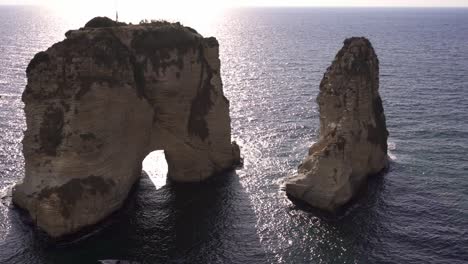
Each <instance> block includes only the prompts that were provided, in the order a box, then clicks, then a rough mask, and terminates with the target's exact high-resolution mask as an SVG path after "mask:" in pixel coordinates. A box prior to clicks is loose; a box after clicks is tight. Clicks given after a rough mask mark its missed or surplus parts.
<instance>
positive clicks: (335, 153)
mask: <svg viewBox="0 0 468 264" xmlns="http://www.w3.org/2000/svg"><path fill="white" fill-rule="evenodd" d="M317 103H318V105H319V111H320V135H319V140H318V142H317V143H315V144H314V145H312V147H311V148H310V149H309V155H308V157H307V158H306V159H305V160H304V162H303V163H302V164H301V165H300V166H299V169H298V174H297V175H295V176H293V177H291V178H289V179H288V180H287V181H286V185H285V187H286V192H287V194H288V195H289V196H291V197H293V198H294V199H298V200H301V201H305V202H307V203H308V204H310V205H312V206H314V207H317V208H320V209H324V210H328V211H334V210H336V209H337V208H338V207H340V206H342V205H344V204H345V203H347V202H348V201H349V200H350V199H351V198H352V197H353V196H354V195H355V194H356V192H357V190H358V189H359V188H360V187H361V186H362V184H364V183H365V180H366V179H367V177H368V176H369V175H373V174H377V173H379V172H380V171H382V170H383V169H385V168H386V167H387V166H388V158H387V137H388V132H387V128H386V124H385V116H384V111H383V107H382V100H381V98H380V96H379V61H378V59H377V55H376V54H375V52H374V49H373V48H372V45H371V43H370V42H369V41H368V40H367V39H365V38H350V39H346V40H345V42H344V46H343V48H342V49H341V50H340V51H339V52H338V54H337V55H336V57H335V59H334V61H333V63H332V65H331V66H330V67H329V68H328V69H327V71H326V73H325V75H324V77H323V79H322V82H321V83H320V92H319V95H318V97H317Z"/></svg>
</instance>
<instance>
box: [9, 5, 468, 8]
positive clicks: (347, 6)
mask: <svg viewBox="0 0 468 264" xmlns="http://www.w3.org/2000/svg"><path fill="white" fill-rule="evenodd" d="M0 6H23V7H26V6H35V7H51V6H49V5H41V4H39V5H36V4H0ZM224 8H227V9H229V8H428V9H436V8H468V5H459V6H455V5H453V6H452V5H450V6H449V5H448V6H420V5H415V6H389V5H388V6H387V5H385V6H364V5H362V6H361V5H342V6H338V5H330V6H318V5H305V6H301V5H289V6H288V5H233V6H225V7H224Z"/></svg>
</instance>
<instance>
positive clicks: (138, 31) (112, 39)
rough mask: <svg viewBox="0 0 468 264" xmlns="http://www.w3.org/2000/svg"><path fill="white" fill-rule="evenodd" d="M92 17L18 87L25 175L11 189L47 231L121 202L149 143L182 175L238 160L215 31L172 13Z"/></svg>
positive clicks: (79, 223) (189, 177)
mask: <svg viewBox="0 0 468 264" xmlns="http://www.w3.org/2000/svg"><path fill="white" fill-rule="evenodd" d="M87 25H88V26H87V27H85V28H82V29H80V30H72V31H68V32H67V34H66V36H67V38H66V39H65V40H64V41H62V42H59V43H57V44H55V45H53V46H52V47H50V48H49V49H48V50H47V51H45V52H39V53H38V54H36V55H35V56H34V58H33V59H32V60H31V62H30V64H29V66H28V68H27V77H28V83H27V86H26V89H25V91H24V93H23V98H22V99H23V102H24V103H25V108H24V110H25V114H26V123H27V130H26V132H25V134H24V139H23V153H24V157H25V178H24V180H23V182H22V183H20V184H18V185H17V186H16V188H15V190H14V193H13V200H14V202H15V204H17V205H19V206H20V207H22V208H24V209H26V210H27V211H28V212H29V213H30V215H31V217H32V218H33V220H34V221H35V222H36V223H37V225H38V226H39V227H41V228H42V229H44V230H45V231H46V232H47V233H49V234H50V235H51V236H54V237H58V236H62V235H65V234H70V233H73V232H75V231H77V230H79V229H81V228H82V227H84V226H88V225H92V224H95V223H97V222H98V221H100V220H102V219H103V218H105V217H106V216H108V215H109V214H111V213H112V212H113V211H115V210H116V209H118V208H119V207H120V206H121V205H122V202H123V201H124V200H125V198H126V197H127V194H128V192H129V190H130V188H131V186H132V185H133V184H134V183H135V181H136V180H137V179H138V177H139V176H140V174H141V166H142V161H143V159H144V158H145V156H146V155H147V154H148V153H149V152H151V151H154V150H165V153H166V160H167V163H168V167H169V172H168V177H169V179H172V180H174V181H179V182H196V181H202V180H204V179H207V178H208V177H210V176H212V175H214V174H216V173H218V172H221V171H224V170H229V169H232V168H233V167H234V166H235V165H236V164H238V163H239V161H240V154H239V148H238V146H237V145H236V144H231V126H230V117H229V101H228V100H227V99H226V97H225V96H224V94H223V89H222V82H221V76H220V60H219V54H218V53H219V50H218V49H219V45H218V42H217V40H216V39H215V38H212V37H211V38H203V37H202V36H201V35H200V34H198V33H197V32H196V31H195V30H193V29H191V28H188V27H184V26H182V25H180V24H178V23H175V24H171V23H168V22H152V23H146V24H140V25H126V24H123V23H119V24H115V25H113V24H112V23H111V22H109V20H108V19H107V20H106V19H103V18H99V19H93V20H92V21H90V22H89V23H88V24H87Z"/></svg>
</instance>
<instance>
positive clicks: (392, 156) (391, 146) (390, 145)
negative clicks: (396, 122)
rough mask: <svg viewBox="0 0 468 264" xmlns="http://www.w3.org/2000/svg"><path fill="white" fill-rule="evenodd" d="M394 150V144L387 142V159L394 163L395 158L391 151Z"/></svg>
mask: <svg viewBox="0 0 468 264" xmlns="http://www.w3.org/2000/svg"><path fill="white" fill-rule="evenodd" d="M394 150H396V143H395V142H391V141H390V142H388V157H389V158H390V159H391V160H392V161H395V160H397V156H396V155H395V154H394V153H393V151H394Z"/></svg>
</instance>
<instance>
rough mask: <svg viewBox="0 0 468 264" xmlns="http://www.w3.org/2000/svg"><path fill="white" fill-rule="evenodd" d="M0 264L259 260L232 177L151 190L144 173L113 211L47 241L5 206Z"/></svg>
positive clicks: (252, 219) (249, 217) (251, 223)
mask: <svg viewBox="0 0 468 264" xmlns="http://www.w3.org/2000/svg"><path fill="white" fill-rule="evenodd" d="M8 217H9V219H10V221H11V228H10V231H9V234H8V235H7V237H6V239H5V240H4V241H3V242H0V243H2V244H0V245H1V247H8V248H5V250H0V251H1V252H3V253H0V262H1V263H31V264H35V263H51V264H53V263H99V262H98V261H99V260H109V259H111V260H126V261H137V262H140V263H265V262H266V255H265V252H264V250H263V248H262V246H261V244H260V239H259V237H258V235H257V232H256V223H257V219H256V216H255V213H254V211H253V209H252V206H251V204H250V199H249V197H248V195H247V194H246V193H245V191H244V189H243V187H242V185H241V184H240V182H239V177H238V175H237V174H236V173H235V172H228V173H224V174H223V175H218V176H216V177H213V179H210V180H208V181H205V182H203V183H191V184H176V183H172V182H168V183H167V185H166V186H164V187H162V188H160V189H156V188H155V186H154V185H153V183H152V182H151V180H150V179H149V177H148V175H146V173H143V175H142V177H141V179H140V180H139V182H137V183H136V185H135V187H134V189H133V191H132V192H131V193H130V195H129V197H128V199H127V201H126V202H125V204H124V206H123V207H122V209H121V210H119V211H117V212H116V213H114V214H113V215H112V216H111V217H109V218H107V219H106V220H105V221H103V222H101V223H100V224H98V225H96V226H93V227H90V228H87V229H86V230H85V231H86V233H80V234H78V235H75V236H71V237H67V238H65V239H62V240H60V241H56V240H52V239H50V238H49V237H48V236H47V235H45V234H44V232H42V231H40V230H37V229H36V228H34V225H32V223H31V222H30V224H27V221H25V220H27V219H28V217H26V216H25V214H24V212H20V211H19V210H16V209H13V208H10V209H9V210H8ZM15 252H16V253H15Z"/></svg>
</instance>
